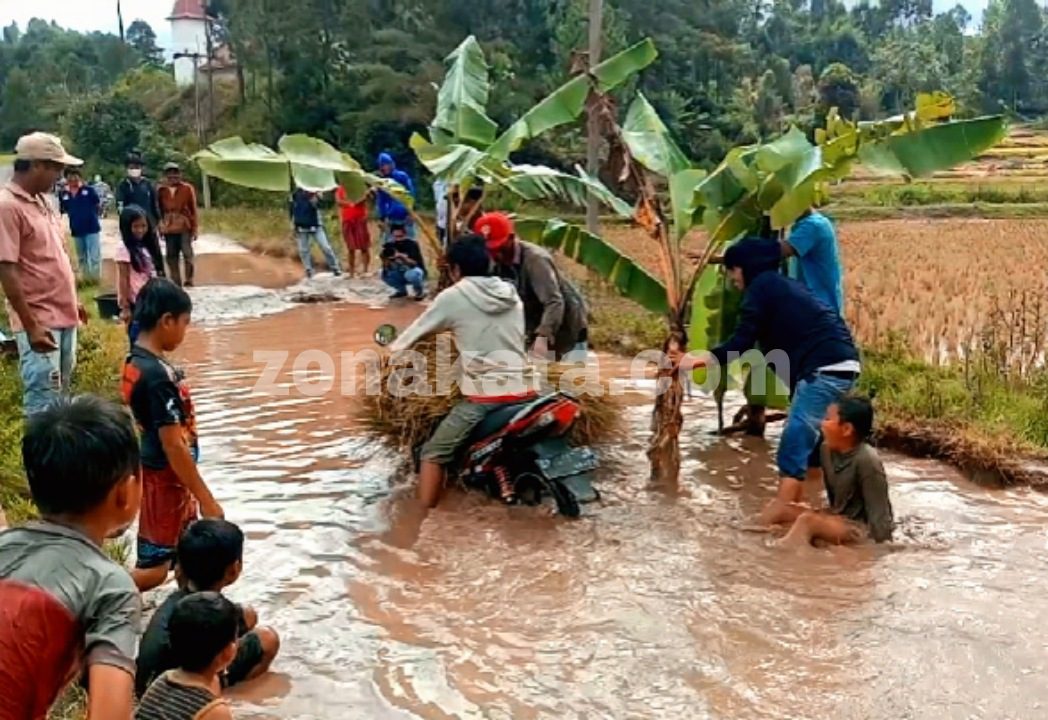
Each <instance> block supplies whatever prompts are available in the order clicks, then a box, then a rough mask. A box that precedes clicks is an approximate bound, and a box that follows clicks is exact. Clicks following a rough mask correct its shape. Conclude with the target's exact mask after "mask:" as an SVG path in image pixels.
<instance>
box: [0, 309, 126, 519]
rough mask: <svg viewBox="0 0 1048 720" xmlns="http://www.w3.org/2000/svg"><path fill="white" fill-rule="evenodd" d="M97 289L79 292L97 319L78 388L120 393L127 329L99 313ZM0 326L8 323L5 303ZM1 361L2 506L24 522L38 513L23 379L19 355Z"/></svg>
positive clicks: (83, 340)
mask: <svg viewBox="0 0 1048 720" xmlns="http://www.w3.org/2000/svg"><path fill="white" fill-rule="evenodd" d="M96 292H97V290H96V289H95V288H88V289H85V290H83V291H81V293H80V297H81V300H82V301H83V303H84V306H85V307H86V308H87V309H88V312H90V313H91V317H92V320H91V322H90V323H88V325H87V327H84V328H81V330H80V344H79V349H78V356H77V369H76V374H75V376H74V379H73V380H74V390H75V392H90V393H95V394H98V395H103V396H106V397H114V398H115V397H116V395H117V392H118V391H119V372H120V363H121V361H122V359H123V356H124V353H125V352H126V351H127V335H126V334H125V333H124V330H123V327H122V326H119V325H116V324H113V323H111V322H106V321H103V320H100V319H99V318H98V315H97V308H95V302H94V296H95V293H96ZM0 327H7V318H6V316H5V314H4V312H3V308H2V307H0ZM0 366H2V368H0V506H2V507H3V508H4V511H5V513H6V514H7V519H8V521H10V522H19V521H21V520H24V519H26V518H29V517H32V516H33V515H35V514H36V510H35V508H33V505H32V503H31V502H30V501H29V497H28V489H27V488H26V484H25V475H24V473H23V472H22V456H21V447H22V382H21V378H20V376H19V374H18V358H17V356H11V355H4V356H0Z"/></svg>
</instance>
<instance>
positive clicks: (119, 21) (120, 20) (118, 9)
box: [116, 0, 124, 45]
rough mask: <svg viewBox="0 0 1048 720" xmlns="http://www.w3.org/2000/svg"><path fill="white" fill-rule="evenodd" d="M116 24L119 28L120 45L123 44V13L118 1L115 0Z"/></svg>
mask: <svg viewBox="0 0 1048 720" xmlns="http://www.w3.org/2000/svg"><path fill="white" fill-rule="evenodd" d="M116 22H117V25H118V26H119V27H120V44H121V45H123V44H124V11H123V10H122V9H121V7H120V0H116Z"/></svg>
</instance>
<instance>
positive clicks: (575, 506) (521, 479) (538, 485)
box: [514, 472, 582, 518]
mask: <svg viewBox="0 0 1048 720" xmlns="http://www.w3.org/2000/svg"><path fill="white" fill-rule="evenodd" d="M514 485H516V486H517V487H518V488H520V489H522V490H523V491H524V492H525V493H528V494H529V495H532V496H534V498H535V502H533V503H528V504H535V505H537V504H539V502H541V499H542V494H543V493H546V494H548V495H549V496H550V497H552V498H553V502H555V503H556V504H557V513H558V514H560V515H563V516H564V517H569V518H577V517H578V516H579V515H581V514H582V509H581V508H580V507H579V502H578V500H576V499H575V496H574V495H572V494H571V492H570V491H569V490H568V489H567V488H566V487H565V486H564V483H562V482H560V481H559V480H547V479H546V478H544V477H542V476H541V475H538V474H536V473H530V472H529V473H521V474H520V475H518V476H517V479H516V482H515V483H514ZM536 490H537V492H536ZM529 491H530V492H529ZM518 497H522V495H521V493H520V491H518Z"/></svg>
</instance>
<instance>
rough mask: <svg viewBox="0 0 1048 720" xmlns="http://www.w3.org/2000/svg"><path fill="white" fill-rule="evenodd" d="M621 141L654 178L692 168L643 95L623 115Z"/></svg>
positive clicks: (689, 161) (666, 176) (667, 176)
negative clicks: (624, 116) (624, 117)
mask: <svg viewBox="0 0 1048 720" xmlns="http://www.w3.org/2000/svg"><path fill="white" fill-rule="evenodd" d="M622 138H623V140H624V141H625V142H626V146H627V147H628V148H629V151H630V154H631V155H632V156H633V157H634V159H636V160H637V162H639V163H640V164H641V165H643V166H644V167H646V168H647V169H648V170H651V171H652V172H653V173H655V174H656V175H661V176H662V177H665V178H669V177H673V176H674V175H676V174H677V173H680V172H683V171H684V170H689V169H691V167H692V166H693V163H692V162H691V160H689V159H688V156H687V155H685V154H684V151H682V150H681V149H680V147H679V146H678V145H677V143H676V142H675V141H674V140H673V137H672V136H671V135H670V131H669V129H667V128H666V125H665V124H664V123H663V122H662V119H661V118H660V117H659V115H658V113H657V112H655V108H653V107H652V106H651V103H649V102H648V99H647V98H646V97H644V94H643V93H637V98H636V99H635V100H634V101H633V103H632V104H631V105H630V109H629V111H628V112H627V113H626V123H625V124H624V125H623V126H622Z"/></svg>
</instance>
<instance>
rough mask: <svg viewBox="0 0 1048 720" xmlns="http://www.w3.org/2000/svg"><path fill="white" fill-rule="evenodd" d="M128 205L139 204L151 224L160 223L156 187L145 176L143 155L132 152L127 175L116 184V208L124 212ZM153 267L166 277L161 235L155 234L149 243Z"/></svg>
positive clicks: (118, 211) (156, 224)
mask: <svg viewBox="0 0 1048 720" xmlns="http://www.w3.org/2000/svg"><path fill="white" fill-rule="evenodd" d="M128 205H137V206H138V207H140V208H142V209H143V210H145V211H146V213H148V215H149V220H150V225H151V226H152V227H154V228H155V227H158V226H159V224H160V203H159V201H158V200H157V194H156V188H155V187H153V183H152V182H150V181H149V179H148V178H146V177H145V174H144V165H143V163H142V156H141V155H139V154H137V153H131V154H130V155H128V156H127V177H126V178H124V179H123V180H121V181H120V184H119V185H117V186H116V210H117V213H118V214H119V213H121V212H123V210H124V208H125V207H127V206H128ZM147 247H148V248H149V255H150V256H151V257H152V259H153V267H154V268H156V273H157V275H159V276H160V277H164V255H163V253H161V252H160V237H159V235H156V234H154V235H153V236H152V237H151V238H149V243H148V244H147Z"/></svg>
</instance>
